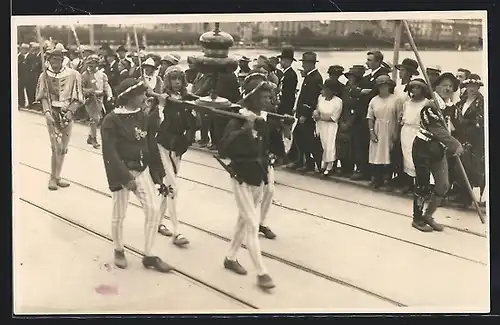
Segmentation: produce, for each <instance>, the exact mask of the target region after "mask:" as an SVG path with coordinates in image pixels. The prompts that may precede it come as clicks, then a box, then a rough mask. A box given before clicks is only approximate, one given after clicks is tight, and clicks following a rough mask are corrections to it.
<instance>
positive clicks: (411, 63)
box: [396, 58, 419, 76]
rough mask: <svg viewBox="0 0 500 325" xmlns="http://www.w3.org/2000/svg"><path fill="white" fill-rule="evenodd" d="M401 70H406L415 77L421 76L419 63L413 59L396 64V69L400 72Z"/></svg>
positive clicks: (406, 59)
mask: <svg viewBox="0 0 500 325" xmlns="http://www.w3.org/2000/svg"><path fill="white" fill-rule="evenodd" d="M401 68H405V69H406V70H408V72H410V73H411V74H413V75H416V76H418V75H419V72H418V62H417V61H415V60H413V59H410V58H405V59H404V60H403V62H401V64H396V69H398V70H400V69H401Z"/></svg>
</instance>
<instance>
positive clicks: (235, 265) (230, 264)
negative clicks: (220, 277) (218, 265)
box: [224, 257, 247, 275]
mask: <svg viewBox="0 0 500 325" xmlns="http://www.w3.org/2000/svg"><path fill="white" fill-rule="evenodd" d="M224 267H225V268H226V269H228V270H231V271H233V272H234V273H236V274H239V275H246V274H247V270H245V268H244V267H243V266H241V264H240V263H239V262H238V261H237V260H234V261H231V260H230V259H228V258H227V257H226V258H225V259H224Z"/></svg>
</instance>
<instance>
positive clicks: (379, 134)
mask: <svg viewBox="0 0 500 325" xmlns="http://www.w3.org/2000/svg"><path fill="white" fill-rule="evenodd" d="M375 87H376V91H377V93H378V94H377V95H376V96H375V97H373V98H372V100H371V101H370V103H369V104H368V113H367V116H366V118H367V119H368V127H369V130H370V149H369V163H370V164H371V165H372V181H371V184H370V185H371V186H372V187H374V188H376V189H378V188H380V187H381V186H383V185H385V184H384V183H385V182H386V181H387V179H388V178H389V177H390V175H389V171H390V169H389V165H390V164H391V149H392V148H393V146H394V143H395V142H396V141H397V138H398V130H399V128H398V121H399V116H400V111H401V99H400V98H399V97H398V96H396V95H394V88H395V87H396V83H395V82H394V81H393V80H392V79H391V78H390V77H389V76H388V75H382V76H379V77H377V79H375Z"/></svg>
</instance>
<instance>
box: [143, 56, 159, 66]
mask: <svg viewBox="0 0 500 325" xmlns="http://www.w3.org/2000/svg"><path fill="white" fill-rule="evenodd" d="M141 66H142V67H148V66H149V67H152V68H156V64H155V61H154V60H153V59H152V58H147V60H146V61H144V62H142V65H141Z"/></svg>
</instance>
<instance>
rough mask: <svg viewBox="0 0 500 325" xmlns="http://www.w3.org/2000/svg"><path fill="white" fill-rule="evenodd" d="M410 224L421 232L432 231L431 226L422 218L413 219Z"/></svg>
mask: <svg viewBox="0 0 500 325" xmlns="http://www.w3.org/2000/svg"><path fill="white" fill-rule="evenodd" d="M411 226H412V227H413V228H415V229H418V230H420V231H422V232H432V230H433V229H432V227H431V226H429V225H428V224H426V223H425V221H423V220H415V219H413V222H412V223H411Z"/></svg>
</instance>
